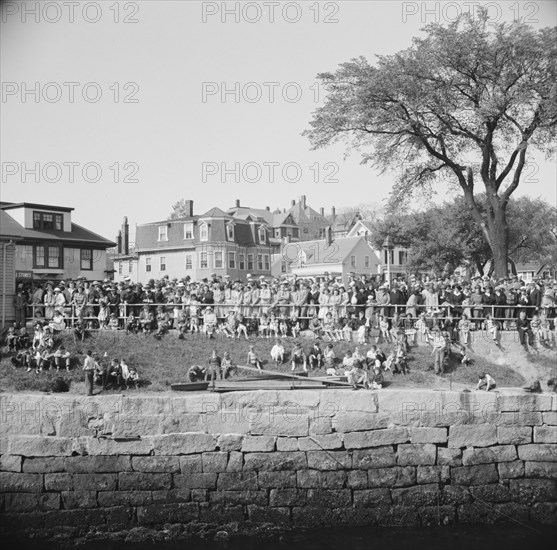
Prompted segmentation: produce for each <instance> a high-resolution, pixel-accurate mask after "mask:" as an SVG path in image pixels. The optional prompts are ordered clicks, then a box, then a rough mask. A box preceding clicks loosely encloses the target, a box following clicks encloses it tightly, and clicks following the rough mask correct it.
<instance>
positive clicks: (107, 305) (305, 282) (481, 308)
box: [6, 274, 557, 387]
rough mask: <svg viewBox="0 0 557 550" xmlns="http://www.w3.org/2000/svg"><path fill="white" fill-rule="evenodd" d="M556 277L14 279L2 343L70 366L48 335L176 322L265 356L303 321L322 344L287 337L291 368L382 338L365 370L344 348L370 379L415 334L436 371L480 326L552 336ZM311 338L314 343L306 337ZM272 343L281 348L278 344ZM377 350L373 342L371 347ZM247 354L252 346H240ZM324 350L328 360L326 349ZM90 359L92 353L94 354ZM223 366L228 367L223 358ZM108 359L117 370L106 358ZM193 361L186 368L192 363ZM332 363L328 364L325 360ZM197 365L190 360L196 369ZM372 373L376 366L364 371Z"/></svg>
mask: <svg viewBox="0 0 557 550" xmlns="http://www.w3.org/2000/svg"><path fill="white" fill-rule="evenodd" d="M556 295H557V284H556V282H555V281H554V280H539V279H538V280H533V281H530V282H528V283H525V282H524V281H522V280H520V279H519V278H518V277H517V276H510V277H507V278H505V279H500V280H494V279H493V278H489V277H487V276H484V277H475V278H472V279H471V280H470V281H461V280H457V279H456V278H454V277H445V278H443V277H424V278H414V277H411V278H409V279H407V280H406V279H403V278H397V279H395V280H393V281H392V282H391V283H390V284H389V283H386V282H383V281H379V280H378V278H377V277H375V276H369V277H366V276H360V277H356V276H351V277H350V278H349V280H348V282H347V283H346V284H343V283H342V282H341V281H339V280H338V279H337V278H334V277H329V276H327V275H325V276H323V277H320V278H318V279H315V278H311V279H300V278H297V277H295V276H294V277H291V278H288V279H287V278H282V279H279V278H272V279H268V278H265V277H263V276H261V277H257V278H256V277H252V276H251V275H249V274H248V276H247V278H246V279H245V280H243V281H240V280H235V281H233V280H231V278H230V277H229V276H224V277H221V276H217V275H216V274H212V275H211V276H210V277H208V278H206V279H203V280H201V281H193V280H191V279H190V278H189V277H185V278H183V279H180V280H178V279H172V280H171V279H170V278H169V277H168V276H167V277H164V278H163V279H160V280H157V281H155V280H151V281H149V283H147V284H141V283H134V282H133V281H131V279H129V278H126V279H124V280H123V281H121V282H114V281H109V280H108V279H105V280H104V281H102V282H99V281H93V282H89V281H86V280H84V279H77V280H76V281H60V282H56V283H54V282H52V281H48V282H46V283H42V284H37V283H34V284H33V286H27V287H26V286H24V285H23V284H19V285H18V288H17V293H16V296H15V298H14V307H15V310H16V322H15V323H14V326H13V327H11V328H10V330H9V331H8V335H7V341H6V343H7V345H8V347H9V349H10V350H13V351H15V352H16V356H15V357H14V358H13V362H14V364H15V363H17V364H18V365H21V366H24V367H26V368H27V370H28V371H31V370H35V372H41V371H43V370H46V369H47V368H56V369H60V368H66V369H68V368H70V364H71V362H72V358H71V357H69V355H68V352H67V351H66V350H64V349H63V347H58V348H57V349H55V348H54V347H53V335H55V334H57V333H59V332H60V331H63V330H65V329H68V328H71V329H73V330H74V333H75V334H76V336H77V337H78V338H80V339H83V338H84V337H85V334H86V333H87V331H89V330H113V331H121V330H122V331H127V332H128V333H142V334H152V335H153V336H154V337H155V338H158V339H160V338H163V336H164V335H165V334H166V333H167V332H168V331H170V330H172V329H173V330H176V331H177V332H178V333H179V337H180V338H184V337H185V335H186V334H202V335H204V336H206V337H207V338H208V339H212V338H216V337H217V336H218V337H220V338H221V339H240V338H242V339H246V340H247V339H249V338H250V337H251V336H253V335H255V336H258V337H260V338H266V339H269V340H271V339H273V340H275V341H276V343H275V345H274V346H273V350H274V351H273V352H272V360H273V361H276V360H278V359H280V361H281V362H282V361H283V360H284V358H285V356H286V354H285V351H284V346H283V344H282V343H281V341H280V340H281V339H282V338H293V339H294V340H295V341H298V339H299V337H300V336H301V334H302V333H303V332H304V331H307V330H310V331H312V333H313V334H314V335H315V336H316V337H317V338H318V339H321V340H322V341H323V343H324V344H326V348H325V349H324V350H322V351H321V350H317V349H315V350H314V353H311V352H307V351H304V350H303V349H301V346H300V345H299V344H296V345H295V346H294V348H293V349H292V351H291V352H290V354H289V356H290V358H291V359H290V361H291V365H292V369H293V370H295V369H296V368H298V367H300V368H302V369H307V368H310V369H311V368H314V366H315V365H316V364H317V365H319V366H325V368H326V369H327V372H328V373H329V374H332V372H333V369H335V367H333V365H332V364H331V362H330V358H331V356H333V357H334V351H333V347H334V343H335V342H339V341H347V342H354V341H356V342H357V344H358V345H360V346H361V345H364V344H367V343H369V344H373V346H374V347H375V348H376V349H377V346H378V345H379V344H380V343H381V344H383V343H385V344H391V345H392V346H391V347H392V351H391V352H389V353H388V354H387V357H385V359H384V360H383V361H381V364H380V369H379V372H378V373H375V366H376V365H375V363H376V361H375V359H372V362H371V363H368V362H367V359H370V357H368V354H369V355H370V356H371V357H372V356H373V354H374V352H373V351H372V350H371V349H370V351H369V352H368V353H366V354H365V358H366V361H362V360H360V359H359V357H358V352H357V350H354V352H353V353H352V356H351V357H344V358H343V359H342V368H343V369H344V371H343V372H344V373H345V374H346V373H348V372H352V374H350V375H349V380H359V381H360V382H359V383H363V385H365V386H366V387H372V385H373V384H375V385H376V386H380V385H381V382H380V377H381V376H382V372H384V371H385V370H386V369H391V368H393V369H395V372H401V373H405V372H407V370H408V362H407V353H408V348H409V347H410V346H411V345H413V344H416V343H417V339H418V338H422V339H423V340H425V341H427V342H429V344H430V345H431V348H432V355H433V363H434V369H435V372H436V373H442V372H443V370H444V366H445V365H446V362H447V358H448V356H449V355H450V353H451V351H456V352H457V353H458V354H460V355H459V357H460V360H461V362H463V363H466V362H469V357H468V354H467V347H468V345H469V344H470V341H471V333H473V332H474V331H478V330H482V331H484V333H485V335H486V336H487V337H488V338H489V339H491V340H492V341H493V342H494V343H495V344H498V343H499V339H500V332H501V331H505V330H507V331H508V330H516V331H517V332H518V335H519V338H520V342H521V344H522V345H523V346H524V348H525V349H526V350H528V349H529V346H535V345H546V346H551V345H553V344H554V341H555V334H554V333H555V330H556V324H557V323H556V319H555V314H556ZM30 318H31V319H32V320H33V323H34V331H35V334H34V335H33V337H32V338H31V337H30V336H29V335H28V334H27V329H26V322H27V320H28V319H30ZM316 345H317V346H318V344H316ZM281 348H282V350H281ZM379 352H380V354H381V353H382V352H381V351H379ZM250 353H255V352H254V350H251V351H250ZM327 354H329V355H328V357H329V362H328V363H327V360H326V357H327ZM214 361H216V362H217V363H219V364H220V366H218V365H217V364H216V363H214V364H212V366H211V363H209V364H208V365H207V366H203V367H202V366H196V367H199V369H201V370H202V371H203V372H202V373H201V374H200V373H199V372H197V371H196V369H194V371H192V376H193V377H199V376H202V377H203V378H205V377H207V379H214V378H215V377H224V378H226V377H227V376H229V375H230V373H232V372H233V369H232V368H231V367H230V365H228V362H230V357H229V356H228V357H227V356H226V355H225V356H224V357H223V358H222V359H221V358H220V357H218V356H217V357H216V358H214ZM97 363H98V364H100V363H99V362H98V361H97ZM247 364H248V365H251V366H255V367H257V368H260V366H261V362H260V360H259V358H258V357H251V356H248V363H247ZM227 365H228V366H227ZM116 366H117V368H121V370H122V373H127V370H126V366H125V363H124V366H122V363H121V362H119V361H117V364H116ZM192 368H193V367H192ZM336 369H337V370H335V374H338V368H336ZM94 371H95V372H96V373H97V374H96V375H95V376H94V377H95V379H96V380H97V381H98V380H101V381H102V385H103V387H104V386H106V384H107V380H112V376H114V379H115V380H116V381H118V380H120V381H122V383H120V382H118V384H117V385H118V386H125V385H126V380H127V376H126V375H125V374H121V375H118V374H115V375H112V374H110V375H106V374H99V373H105V372H106V368H104V367H102V368H97V367H95V369H94ZM200 372H201V371H200ZM376 374H377V377H376V376H375V375H376Z"/></svg>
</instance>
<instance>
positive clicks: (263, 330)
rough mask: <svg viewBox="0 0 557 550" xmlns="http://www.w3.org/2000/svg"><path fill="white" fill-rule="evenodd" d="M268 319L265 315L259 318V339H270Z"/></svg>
mask: <svg viewBox="0 0 557 550" xmlns="http://www.w3.org/2000/svg"><path fill="white" fill-rule="evenodd" d="M270 332H271V331H270V326H269V317H268V316H267V314H266V313H264V314H263V315H261V317H260V318H259V336H261V338H267V339H268V338H270Z"/></svg>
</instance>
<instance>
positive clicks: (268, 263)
mask: <svg viewBox="0 0 557 550" xmlns="http://www.w3.org/2000/svg"><path fill="white" fill-rule="evenodd" d="M263 258H264V259H265V271H270V270H271V264H270V262H269V254H265V256H263Z"/></svg>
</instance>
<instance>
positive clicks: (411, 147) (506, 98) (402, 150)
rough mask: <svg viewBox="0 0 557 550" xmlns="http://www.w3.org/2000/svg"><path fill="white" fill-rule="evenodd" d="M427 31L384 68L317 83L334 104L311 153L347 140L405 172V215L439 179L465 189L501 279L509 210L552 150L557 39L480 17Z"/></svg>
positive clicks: (314, 124)
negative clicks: (533, 166) (530, 166)
mask: <svg viewBox="0 0 557 550" xmlns="http://www.w3.org/2000/svg"><path fill="white" fill-rule="evenodd" d="M424 30H425V32H426V36H425V38H414V40H413V44H412V46H411V47H410V48H409V49H407V50H404V51H401V52H399V53H397V54H395V55H390V56H379V57H378V59H377V63H376V65H375V66H372V65H370V64H369V63H368V61H367V60H366V59H365V58H364V57H360V58H358V59H353V60H351V61H350V62H347V63H343V64H341V65H340V67H339V69H338V70H337V71H336V72H334V73H324V74H320V75H318V78H319V79H320V80H321V82H322V84H323V86H324V88H325V89H326V91H327V92H328V94H327V96H326V98H325V102H324V104H323V106H322V107H320V108H318V109H317V110H316V112H315V113H314V115H313V120H312V121H311V123H310V126H311V128H310V129H309V130H307V131H306V132H304V133H305V135H307V136H308V138H309V140H310V142H311V144H312V147H313V148H314V149H317V148H321V147H325V146H328V145H330V144H332V143H334V142H337V141H339V140H343V141H345V142H346V144H347V147H348V148H350V149H355V150H359V151H362V155H363V162H364V163H367V162H371V163H372V164H373V165H375V166H376V167H378V168H380V169H381V170H383V171H385V170H389V169H390V170H397V172H398V174H399V177H398V178H397V181H396V183H395V185H394V188H393V192H392V198H393V199H394V200H395V201H396V202H398V203H399V204H401V203H403V202H405V201H407V200H408V199H409V198H410V197H412V195H413V194H414V193H415V192H417V191H418V190H420V189H422V190H423V189H424V188H428V186H429V185H430V184H431V182H432V180H433V178H435V177H437V176H438V175H439V174H442V175H443V177H444V179H446V180H447V181H450V182H451V183H450V185H455V184H456V185H457V186H458V187H460V189H461V191H462V193H463V196H464V198H465V203H466V207H467V208H468V209H469V210H470V213H471V215H472V217H473V219H474V220H475V221H476V223H477V224H478V225H479V227H480V228H481V233H482V236H483V238H484V239H485V242H486V243H487V245H488V246H489V249H490V251H491V254H492V257H493V260H494V266H495V274H496V276H498V277H502V276H504V275H506V274H507V265H508V263H507V260H508V255H509V229H508V223H507V206H508V204H509V199H510V197H511V195H512V193H513V192H514V191H515V190H516V188H517V187H518V185H519V183H520V179H521V175H522V173H523V169H524V166H525V164H526V162H527V159H528V155H527V153H528V152H529V150H531V149H533V148H537V149H538V150H541V151H544V152H545V153H548V154H549V153H551V152H553V147H554V143H555V125H556V122H557V105H556V99H557V87H556V84H555V82H556V74H555V73H556V64H555V62H556V60H557V29H556V28H546V29H541V30H538V31H535V30H534V29H532V28H531V27H529V26H528V25H526V24H524V23H521V22H514V23H512V24H507V23H501V24H497V23H493V22H491V21H490V20H489V18H488V16H487V11H486V10H482V11H481V12H480V14H479V16H477V15H476V17H475V18H474V17H470V16H469V15H463V16H461V17H460V18H459V19H458V20H456V21H455V22H454V23H452V24H450V25H449V26H447V27H443V26H441V25H439V24H431V25H428V26H426V27H425V29H424ZM478 179H479V180H480V181H481V182H482V184H483V192H484V193H485V195H486V197H487V209H486V212H485V217H484V216H482V211H481V208H480V205H479V204H478V201H477V199H476V194H477V193H476V187H475V186H476V181H477V180H478Z"/></svg>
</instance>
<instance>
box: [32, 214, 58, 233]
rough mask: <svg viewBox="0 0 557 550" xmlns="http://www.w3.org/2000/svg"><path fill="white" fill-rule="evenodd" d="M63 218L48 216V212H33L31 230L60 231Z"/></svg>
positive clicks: (53, 215) (55, 215)
mask: <svg viewBox="0 0 557 550" xmlns="http://www.w3.org/2000/svg"><path fill="white" fill-rule="evenodd" d="M63 228H64V218H63V216H62V214H49V213H48V212H33V229H56V230H57V231H62V229H63Z"/></svg>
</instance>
